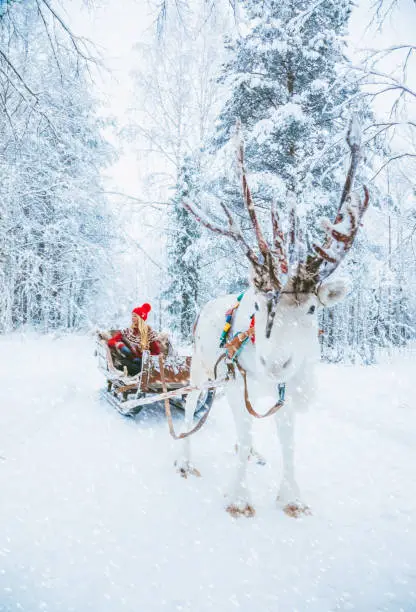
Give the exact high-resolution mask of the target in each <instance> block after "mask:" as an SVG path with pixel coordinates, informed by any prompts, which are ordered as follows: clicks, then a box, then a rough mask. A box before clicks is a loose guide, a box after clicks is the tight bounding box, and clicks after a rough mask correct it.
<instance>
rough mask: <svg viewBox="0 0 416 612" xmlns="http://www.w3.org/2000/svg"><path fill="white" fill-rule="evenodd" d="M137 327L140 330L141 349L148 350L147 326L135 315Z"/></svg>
mask: <svg viewBox="0 0 416 612" xmlns="http://www.w3.org/2000/svg"><path fill="white" fill-rule="evenodd" d="M137 327H138V330H139V332H140V342H141V345H142V351H148V350H149V326H148V325H147V324H146V323H145V322H144V321H143V319H142V318H141V317H137Z"/></svg>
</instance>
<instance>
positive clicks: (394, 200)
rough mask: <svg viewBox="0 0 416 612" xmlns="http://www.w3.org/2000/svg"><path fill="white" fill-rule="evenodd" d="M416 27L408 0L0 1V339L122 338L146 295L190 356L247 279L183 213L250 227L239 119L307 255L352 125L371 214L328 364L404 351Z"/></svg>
mask: <svg viewBox="0 0 416 612" xmlns="http://www.w3.org/2000/svg"><path fill="white" fill-rule="evenodd" d="M414 25H416V7H415V4H414V3H413V2H412V1H411V0H408V1H405V0H401V1H400V2H395V3H393V4H388V5H385V4H384V3H383V2H382V1H380V2H377V3H372V4H370V3H367V2H360V3H359V4H358V6H357V7H353V5H352V3H350V2H348V1H345V0H343V1H342V2H339V1H338V2H332V1H331V0H316V1H314V2H305V1H303V0H291V1H289V0H282V1H280V2H274V1H273V0H267V1H264V2H253V1H250V0H241V2H237V1H236V2H235V3H230V2H229V0H222V1H220V0H210V1H207V0H193V2H192V3H187V2H186V1H185V0H181V1H178V0H176V1H173V0H172V1H170V0H165V1H159V2H153V3H150V2H149V3H147V2H144V0H143V1H137V2H134V1H133V0H125V1H123V3H122V4H121V3H120V2H117V3H116V2H112V1H111V0H107V1H105V2H104V1H102V2H89V3H84V2H81V1H80V2H78V1H74V2H67V1H64V0H62V1H61V2H52V1H46V0H26V1H25V2H22V1H19V0H1V1H0V105H1V107H2V113H1V115H0V117H1V118H0V160H1V163H0V179H1V180H0V201H1V210H0V215H1V216H0V278H1V283H2V292H1V295H0V331H1V332H2V333H4V332H9V331H11V330H13V329H27V328H36V329H39V330H41V331H44V332H50V331H56V330H59V331H61V330H85V329H93V328H94V327H97V326H99V327H110V326H118V325H120V324H121V323H123V322H126V323H127V321H128V317H129V311H130V309H131V307H132V306H135V305H137V303H142V302H143V301H150V302H151V303H152V305H153V319H152V324H153V326H154V327H156V328H168V329H169V330H170V331H171V332H172V333H173V334H174V335H175V339H176V341H177V342H183V343H189V341H190V329H191V325H192V322H193V320H194V318H195V316H196V313H197V311H198V309H199V308H200V306H201V305H202V304H204V303H205V302H206V301H207V300H209V299H210V298H212V297H215V296H216V295H218V294H220V293H227V292H230V293H233V292H234V293H238V292H240V291H241V290H242V289H244V288H245V286H246V282H247V280H246V279H247V270H246V263H245V261H244V256H243V255H241V254H240V253H238V252H236V251H235V249H234V248H233V245H232V244H228V243H227V241H226V240H225V239H223V238H218V237H213V236H211V235H210V234H209V233H208V232H206V231H205V230H204V229H202V228H200V227H198V225H197V224H196V223H195V222H194V221H193V219H191V218H190V217H189V216H188V214H187V213H186V211H184V209H183V206H182V204H183V201H184V200H186V199H187V198H189V199H191V200H192V201H193V202H195V203H197V204H198V205H199V206H200V207H201V208H203V209H204V210H205V211H206V212H207V214H210V215H211V216H214V218H216V219H221V209H220V207H219V204H220V202H221V200H222V199H225V198H226V201H227V203H229V205H230V206H231V207H232V209H233V211H234V213H235V214H236V215H239V216H240V218H241V223H242V225H243V227H245V218H244V211H243V209H242V201H241V195H240V192H239V186H238V177H237V175H236V169H235V150H234V148H235V147H234V143H233V139H232V133H233V129H234V124H235V119H236V118H237V117H240V118H241V120H242V125H243V132H244V136H245V139H246V147H247V149H246V159H247V167H248V172H249V180H250V184H251V185H252V188H253V192H254V198H255V202H256V204H257V205H258V207H259V210H260V212H261V214H263V215H264V219H266V218H267V212H268V211H269V209H270V206H271V203H272V201H275V202H276V203H277V205H278V207H279V211H280V216H281V219H282V223H283V225H284V227H285V229H286V230H287V234H289V233H290V232H289V230H290V229H294V231H295V232H296V236H297V240H296V244H297V245H298V246H297V249H305V248H308V246H309V244H310V243H311V242H312V241H313V240H314V239H316V238H319V232H320V219H321V218H322V217H323V216H329V217H331V216H333V214H334V211H335V210H336V206H337V202H338V200H339V196H340V190H341V187H342V183H343V179H344V176H345V169H346V166H347V163H348V153H347V148H346V146H345V132H346V128H347V125H348V122H349V119H350V117H351V115H352V114H353V113H354V114H356V115H357V116H358V117H359V118H360V121H361V124H362V130H363V148H364V160H363V164H362V167H361V174H360V176H359V180H358V181H357V186H360V185H362V184H363V183H365V184H367V185H368V187H369V189H370V193H371V209H370V211H369V212H368V214H367V215H366V218H365V223H364V227H363V229H362V231H361V235H360V237H359V240H358V241H357V244H356V245H355V247H354V252H353V253H351V254H350V256H349V257H348V259H347V260H346V261H345V262H344V264H343V269H342V271H341V273H342V274H348V275H349V277H350V279H351V291H350V294H349V297H348V298H347V300H346V301H345V302H344V303H343V304H341V305H339V306H337V307H336V308H334V309H332V310H329V311H326V312H325V313H322V314H321V315H320V317H321V320H320V327H321V328H322V329H323V331H324V334H323V335H322V336H321V342H322V354H323V357H324V359H326V360H330V361H344V362H347V363H348V362H356V361H358V362H362V363H367V364H369V363H374V361H375V360H376V359H377V355H378V353H379V351H380V350H382V351H391V350H392V348H393V347H396V348H397V347H399V348H401V349H404V350H406V349H407V348H409V347H410V346H411V345H412V342H413V341H414V336H415V329H414V320H415V313H416V274H415V272H416V255H415V251H414V248H415V245H414V238H415V233H416V232H415V229H416V210H415V181H414V176H415V172H414V170H415V160H416V148H415V135H416V132H415V126H416V123H415V119H416V117H415V103H416V93H415V92H416V82H415V76H414V75H415V74H416V71H415V70H414V66H415V46H414V45H413V44H412V33H413V32H414ZM412 67H413V70H412ZM218 334H220V330H218Z"/></svg>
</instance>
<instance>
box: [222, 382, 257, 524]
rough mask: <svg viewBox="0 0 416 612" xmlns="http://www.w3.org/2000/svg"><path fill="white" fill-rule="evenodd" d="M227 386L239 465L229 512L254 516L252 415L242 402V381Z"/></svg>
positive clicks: (228, 506) (233, 514)
mask: <svg viewBox="0 0 416 612" xmlns="http://www.w3.org/2000/svg"><path fill="white" fill-rule="evenodd" d="M228 384H229V386H228V388H227V399H228V403H229V405H230V407H231V409H232V411H233V416H234V422H235V426H236V429H237V438H238V448H237V454H238V465H237V473H236V475H235V481H234V484H233V487H232V489H231V494H230V496H229V498H230V499H229V503H228V505H227V508H226V509H227V512H229V514H231V516H234V517H237V516H247V517H250V516H254V514H255V510H254V508H253V506H252V504H251V501H250V495H249V491H248V488H247V462H248V459H249V456H250V452H251V447H252V440H251V417H250V415H249V414H248V413H247V411H246V410H245V409H244V407H243V404H242V397H243V389H242V387H241V384H240V381H236V382H234V383H233V382H230V383H228Z"/></svg>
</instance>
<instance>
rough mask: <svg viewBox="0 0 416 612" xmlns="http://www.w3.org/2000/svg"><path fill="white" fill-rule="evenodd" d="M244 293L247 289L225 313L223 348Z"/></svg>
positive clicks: (221, 341)
mask: <svg viewBox="0 0 416 612" xmlns="http://www.w3.org/2000/svg"><path fill="white" fill-rule="evenodd" d="M244 293H245V291H243V292H242V293H240V295H239V296H238V297H237V303H236V304H234V306H232V307H231V308H230V309H229V310H227V312H226V313H225V325H224V329H223V330H222V334H221V337H220V347H221V348H223V346H224V345H225V344H226V343H227V340H228V334H229V332H230V329H231V323H232V320H233V316H234V313H235V311H236V310H237V308H238V307H239V306H240V302H241V300H242V299H243V295H244Z"/></svg>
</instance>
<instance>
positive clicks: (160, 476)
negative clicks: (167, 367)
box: [0, 336, 416, 612]
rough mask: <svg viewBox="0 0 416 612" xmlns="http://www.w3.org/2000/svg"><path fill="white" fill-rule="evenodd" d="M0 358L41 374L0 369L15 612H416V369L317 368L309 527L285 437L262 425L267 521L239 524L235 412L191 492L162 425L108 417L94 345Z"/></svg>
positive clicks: (301, 444)
mask: <svg viewBox="0 0 416 612" xmlns="http://www.w3.org/2000/svg"><path fill="white" fill-rule="evenodd" d="M0 349H1V354H2V355H8V356H9V358H10V355H13V356H14V357H15V359H16V362H17V363H19V367H22V365H23V364H27V367H28V372H27V375H26V376H25V377H23V376H22V375H21V374H20V373H19V372H17V371H13V368H12V367H11V366H10V365H8V364H7V363H6V361H5V357H3V360H2V363H1V368H2V370H1V371H2V372H3V374H4V376H3V380H2V385H1V389H0V400H1V402H0V456H1V457H0V610H1V611H2V612H6V611H7V612H11V611H15V610H16V611H17V610H24V611H25V612H36V611H37V610H46V611H48V612H64V611H65V612H66V611H68V612H69V611H74V612H87V611H94V612H119V611H120V612H122V611H129V612H162V611H167V612H176V611H180V612H191V611H192V612H205V611H211V610H212V611H215V612H228V611H233V610H239V611H240V612H257V611H259V612H280V611H283V612H286V611H288V612H292V611H295V610H298V611H302V612H303V611H311V612H326V611H339V610H355V611H358V612H370V611H380V612H381V611H383V612H384V611H385V612H387V611H389V612H390V611H391V612H393V611H394V612H396V611H399V610H404V611H406V612H407V611H415V610H416V478H415V466H416V400H415V394H414V390H413V389H414V377H415V372H414V370H415V368H414V365H413V366H412V363H411V361H410V360H403V359H402V360H401V361H399V362H396V363H395V364H394V365H392V366H386V365H383V366H378V367H373V368H366V369H365V368H347V367H341V366H323V365H322V366H320V368H319V384H320V390H319V397H320V403H319V405H315V406H313V407H312V409H311V410H310V411H309V412H308V413H307V414H305V415H300V416H299V418H298V427H297V447H298V448H297V450H298V452H297V466H298V480H299V483H300V485H301V488H302V490H303V492H304V497H305V500H306V501H308V503H309V504H310V505H311V508H312V510H313V516H312V517H308V518H305V519H303V520H299V521H296V520H293V519H290V518H288V517H286V516H285V515H284V514H283V513H282V512H280V511H279V510H277V509H276V507H275V505H274V500H275V496H276V491H277V487H278V483H279V472H280V457H279V449H278V446H277V441H276V436H275V431H274V423H273V422H272V421H267V420H266V421H263V422H259V423H256V438H255V439H256V446H257V448H258V449H259V450H260V451H261V452H262V453H264V454H265V455H266V457H267V459H268V465H267V466H265V467H260V466H256V465H252V466H251V467H250V478H251V487H252V493H253V501H254V504H255V507H256V510H257V515H256V517H255V518H254V519H251V520H250V519H239V520H234V519H231V518H230V517H229V516H228V515H227V514H226V512H224V510H223V505H224V492H225V491H226V490H227V485H228V483H229V482H230V479H231V474H232V470H233V466H234V462H235V457H234V455H233V453H232V447H233V444H234V442H235V438H234V430H233V424H232V420H231V415H230V414H229V411H228V410H227V407H226V405H225V402H224V401H223V400H220V401H218V402H217V403H216V404H215V406H214V409H213V411H212V415H211V417H210V419H209V421H208V424H207V425H206V426H205V428H204V429H203V430H202V431H201V432H200V433H199V434H197V436H196V437H195V439H194V440H195V445H194V449H195V457H196V459H197V465H198V467H199V468H200V469H201V472H202V474H203V478H201V479H191V480H188V481H185V480H182V479H181V478H179V477H178V476H177V475H176V474H175V472H174V470H173V467H172V463H173V460H174V457H175V449H176V448H177V447H176V446H175V445H176V443H175V442H174V441H173V440H171V439H170V437H169V434H168V430H167V425H166V422H165V421H164V418H163V416H162V412H161V411H159V410H158V409H150V410H147V411H146V412H145V413H144V414H143V413H142V415H140V416H139V417H138V418H137V419H136V421H134V420H128V419H123V417H121V416H120V415H118V414H117V413H116V412H115V411H114V410H113V409H112V408H110V407H108V406H106V405H105V404H103V403H101V402H100V401H99V399H98V390H99V388H100V386H101V385H102V383H103V381H102V379H101V376H100V374H99V373H98V372H97V371H96V369H95V361H94V359H93V357H92V343H91V340H90V339H88V338H83V337H75V336H74V337H66V338H61V339H56V340H53V339H51V338H39V337H37V336H27V337H26V338H25V339H23V338H21V337H17V336H16V337H9V338H2V339H1V340H0ZM340 389H348V398H347V397H342V398H340V397H339V396H340ZM392 389H393V390H394V394H393V395H392V393H391V392H392Z"/></svg>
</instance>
